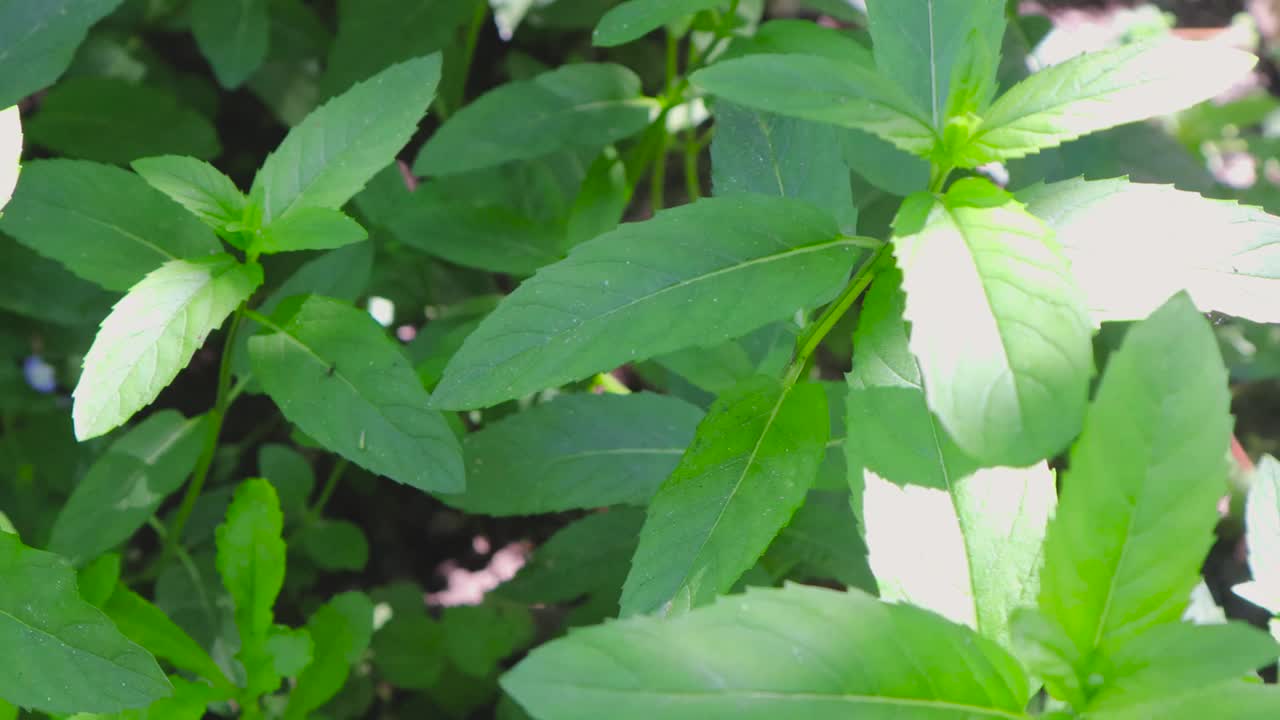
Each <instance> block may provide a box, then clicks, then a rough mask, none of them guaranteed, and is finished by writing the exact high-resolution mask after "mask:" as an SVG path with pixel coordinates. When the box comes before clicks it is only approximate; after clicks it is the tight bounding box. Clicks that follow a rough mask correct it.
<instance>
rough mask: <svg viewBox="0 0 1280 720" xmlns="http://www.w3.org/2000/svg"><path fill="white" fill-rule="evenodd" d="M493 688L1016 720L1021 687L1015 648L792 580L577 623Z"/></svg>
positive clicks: (784, 709) (686, 705) (751, 710)
mask: <svg viewBox="0 0 1280 720" xmlns="http://www.w3.org/2000/svg"><path fill="white" fill-rule="evenodd" d="M784 658H785V659H786V662H780V660H781V659H784ZM957 668H964V670H963V671H960V672H957ZM502 686H503V688H504V689H505V690H506V691H507V692H508V693H510V694H511V695H512V696H513V697H515V699H516V700H517V701H519V702H520V704H521V705H523V706H524V708H525V710H527V711H528V712H529V713H530V714H531V715H533V716H535V717H538V718H544V719H545V720H587V719H589V718H601V717H609V718H614V719H615V720H645V719H647V718H655V717H661V718H664V720H693V719H695V718H697V719H699V720H700V719H702V718H708V717H737V718H743V719H744V720H764V719H765V718H778V717H796V718H800V717H803V718H812V719H813V720H835V719H836V718H848V717H858V718H866V719H868V720H878V719H888V718H902V717H929V718H956V719H957V720H958V719H959V718H1021V717H1024V715H1023V713H1022V709H1023V706H1024V704H1025V703H1026V699H1027V697H1028V695H1029V689H1028V683H1027V680H1026V678H1025V677H1024V675H1023V673H1022V670H1021V668H1019V667H1018V664H1017V663H1016V662H1015V661H1014V660H1013V658H1011V657H1009V656H1008V655H1007V654H1006V653H1004V652H1003V651H1002V650H1001V649H1000V648H999V647H998V646H996V645H995V644H994V643H991V642H989V641H987V640H985V639H983V638H980V637H977V636H975V635H974V634H973V633H972V632H971V631H970V630H968V629H967V628H963V627H960V626H957V625H953V624H951V623H949V622H947V621H945V620H943V619H942V618H939V617H938V616H936V615H933V614H931V613H928V612H926V611H923V610H920V609H918V608H913V607H910V606H907V605H887V604H884V603H881V602H879V601H877V600H875V599H874V598H871V597H869V596H868V595H865V594H863V593H861V592H859V591H850V592H847V593H843V592H836V591H832V590H825V589H820V588H813V587H805V586H802V585H790V586H788V587H786V588H783V589H781V590H773V589H770V590H756V589H752V590H748V592H747V594H746V595H745V596H735V597H728V598H722V599H721V600H719V601H718V602H717V603H716V604H715V605H713V606H711V607H708V608H705V609H701V610H695V611H694V612H692V613H690V614H688V615H686V616H683V617H679V618H674V619H658V618H650V617H636V618H631V619H629V620H625V621H622V622H614V623H609V624H607V625H602V626H599V627H593V628H589V629H586V630H579V631H577V632H575V633H573V634H571V635H569V637H567V638H564V639H561V640H555V641H552V642H550V643H548V644H546V645H543V646H542V647H540V648H538V649H537V650H534V651H533V652H532V653H530V654H529V656H528V657H527V658H526V659H525V660H524V661H523V662H521V663H520V664H519V665H517V666H516V667H515V669H513V670H512V671H511V672H509V673H507V675H506V676H505V677H503V679H502Z"/></svg>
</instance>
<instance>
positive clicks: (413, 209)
mask: <svg viewBox="0 0 1280 720" xmlns="http://www.w3.org/2000/svg"><path fill="white" fill-rule="evenodd" d="M455 177H457V176H455ZM452 179H453V178H444V179H443V182H442V181H440V180H436V181H432V182H428V183H425V184H424V185H423V186H422V187H420V188H418V189H417V190H416V191H414V193H413V194H412V195H411V196H409V199H408V200H407V201H406V202H405V203H404V204H403V205H402V206H401V207H400V208H398V210H397V211H396V213H395V214H394V215H393V216H392V218H391V219H390V221H389V223H388V224H389V226H390V229H391V230H392V232H394V233H395V236H396V238H397V239H399V240H402V241H403V242H404V243H405V244H407V245H411V246H413V247H414V248H417V249H419V250H422V251H425V252H428V253H431V254H432V255H434V256H436V257H439V258H443V259H445V260H448V261H449V262H452V263H456V264H458V265H462V266H464V267H471V268H477V269H480V270H488V271H489V272H502V273H512V274H515V275H532V274H533V273H534V271H536V270H537V269H538V268H540V267H542V266H544V265H549V264H551V263H554V262H556V261H557V260H560V259H562V258H563V257H564V254H563V252H562V251H561V246H562V245H563V244H564V241H563V238H562V236H563V234H564V229H563V228H562V227H558V226H556V225H552V224H548V223H541V222H538V221H537V220H534V219H532V218H530V217H528V216H526V215H524V214H523V213H521V212H519V211H518V210H515V209H513V208H509V207H505V206H503V205H493V204H488V203H485V204H477V203H476V198H474V197H462V196H461V195H462V194H461V193H458V192H456V191H455V190H454V189H453V188H452V187H450V186H449V181H450V180H452Z"/></svg>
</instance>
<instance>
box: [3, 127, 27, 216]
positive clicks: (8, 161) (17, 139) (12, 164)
mask: <svg viewBox="0 0 1280 720" xmlns="http://www.w3.org/2000/svg"><path fill="white" fill-rule="evenodd" d="M21 164H22V116H21V115H20V114H19V113H18V106H17V105H11V106H9V107H7V108H4V109H3V110H0V210H3V209H4V206H5V205H8V204H9V198H11V197H13V189H14V188H16V187H17V186H18V173H19V171H20V170H21Z"/></svg>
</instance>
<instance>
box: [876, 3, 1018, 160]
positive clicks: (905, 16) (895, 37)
mask: <svg viewBox="0 0 1280 720" xmlns="http://www.w3.org/2000/svg"><path fill="white" fill-rule="evenodd" d="M1004 6H1005V0H976V1H975V0H872V2H870V3H868V4H867V15H868V18H869V20H870V28H871V41H872V45H871V47H872V49H873V50H874V51H875V59H876V67H877V68H878V69H879V70H880V72H882V73H884V74H885V75H887V76H889V77H892V78H893V79H894V81H896V82H897V83H898V84H899V85H901V86H902V87H903V88H904V89H905V90H906V93H907V95H908V96H909V97H910V98H911V100H912V101H913V102H914V103H915V105H916V107H918V108H920V109H921V110H923V111H925V114H926V116H927V117H928V118H930V124H931V125H932V126H933V128H934V129H935V130H936V131H937V132H938V133H939V135H941V134H942V131H943V130H944V129H945V128H946V124H947V120H948V119H950V118H951V117H955V116H959V115H963V114H964V113H971V112H976V113H980V112H982V111H983V110H985V109H986V107H987V105H988V104H989V103H990V102H991V98H992V96H993V95H994V94H995V91H996V68H997V66H998V65H999V61H1000V45H1001V41H1002V40H1003V39H1004V24H1005V23H1004Z"/></svg>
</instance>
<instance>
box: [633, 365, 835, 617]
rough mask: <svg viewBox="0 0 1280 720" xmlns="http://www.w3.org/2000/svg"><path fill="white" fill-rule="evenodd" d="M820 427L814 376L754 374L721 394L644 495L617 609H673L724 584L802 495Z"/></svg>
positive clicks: (822, 405) (748, 562) (822, 442)
mask: <svg viewBox="0 0 1280 720" xmlns="http://www.w3.org/2000/svg"><path fill="white" fill-rule="evenodd" d="M828 430H829V428H828V424H827V408H826V395H825V393H824V392H823V390H822V388H821V386H819V385H814V384H810V383H803V384H800V385H797V386H796V387H794V388H788V387H786V386H784V385H783V384H782V383H781V382H780V381H778V380H775V379H773V378H766V377H763V376H760V377H756V378H753V379H751V380H748V381H747V382H745V383H743V384H741V385H739V386H738V387H737V388H735V389H734V390H732V391H730V392H728V393H726V394H725V395H723V396H721V397H720V398H719V399H718V400H717V401H716V404H715V405H713V406H712V408H711V410H710V411H709V412H708V413H707V417H706V418H705V419H704V420H703V421H702V423H701V424H700V425H699V426H698V432H697V436H696V437H695V438H694V441H693V445H692V446H691V447H690V448H689V451H688V452H687V453H686V454H685V456H684V457H683V458H681V460H680V465H679V466H678V467H677V468H676V469H675V472H673V473H672V474H671V477H669V478H668V479H667V481H666V482H665V483H663V485H662V487H660V488H658V493H657V494H656V495H655V496H654V498H653V500H652V501H651V502H650V503H649V510H648V513H647V516H646V518H645V524H644V529H643V530H641V532H640V546H639V548H637V550H636V555H635V559H634V560H632V563H631V574H630V575H628V576H627V582H626V585H624V586H623V588H622V614H623V615H632V614H635V613H647V612H654V611H659V612H661V614H663V615H666V614H668V613H671V612H676V613H678V612H682V611H684V610H687V609H689V608H691V607H696V606H698V605H704V604H706V603H707V602H708V601H710V600H711V599H712V598H714V597H715V596H716V595H718V594H720V593H723V592H726V591H727V590H729V588H731V587H732V586H733V584H734V582H736V581H737V580H738V578H739V577H740V576H741V575H742V573H744V572H746V571H747V570H748V569H750V568H751V566H752V565H754V564H755V562H756V561H757V560H758V559H759V558H760V556H761V555H762V554H763V553H764V551H765V549H766V548H768V547H769V543H770V542H772V541H773V538H774V536H776V535H777V534H778V532H779V531H780V530H781V529H782V528H783V527H785V526H786V524H787V522H788V521H789V520H790V519H791V515H792V514H793V513H794V512H795V511H796V509H797V508H798V507H800V504H801V503H802V502H804V497H805V493H807V492H808V490H809V488H810V487H812V485H813V481H814V478H815V477H816V476H817V472H818V465H819V464H820V463H821V462H822V456H823V454H824V453H825V451H826V444H827V433H828Z"/></svg>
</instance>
